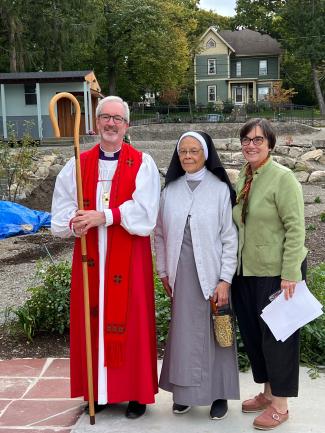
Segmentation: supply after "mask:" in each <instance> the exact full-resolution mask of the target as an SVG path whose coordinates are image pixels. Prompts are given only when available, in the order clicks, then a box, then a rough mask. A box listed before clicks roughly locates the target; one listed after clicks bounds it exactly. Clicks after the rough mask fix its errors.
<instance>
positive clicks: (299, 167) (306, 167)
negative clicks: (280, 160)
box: [295, 161, 314, 173]
mask: <svg viewBox="0 0 325 433" xmlns="http://www.w3.org/2000/svg"><path fill="white" fill-rule="evenodd" d="M313 170H314V167H313V166H312V165H311V164H310V163H309V162H307V161H297V162H296V164H295V171H307V172H308V173H311V172H312V171H313Z"/></svg>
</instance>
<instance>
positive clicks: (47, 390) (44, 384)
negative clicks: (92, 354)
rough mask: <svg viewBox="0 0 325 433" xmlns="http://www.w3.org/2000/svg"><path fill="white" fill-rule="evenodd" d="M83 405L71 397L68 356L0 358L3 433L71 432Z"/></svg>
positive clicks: (0, 426) (0, 420)
mask: <svg viewBox="0 0 325 433" xmlns="http://www.w3.org/2000/svg"><path fill="white" fill-rule="evenodd" d="M84 406H85V403H84V402H83V401H82V400H81V399H71V398H70V378H69V359H52V358H47V359H13V360H6V361H0V433H70V432H71V429H72V427H73V426H75V425H76V422H77V421H78V419H79V417H80V415H81V414H82V413H83V411H84Z"/></svg>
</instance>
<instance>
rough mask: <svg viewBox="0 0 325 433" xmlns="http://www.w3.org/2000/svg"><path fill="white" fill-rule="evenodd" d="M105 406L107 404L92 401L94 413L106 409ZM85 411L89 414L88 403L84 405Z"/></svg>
mask: <svg viewBox="0 0 325 433" xmlns="http://www.w3.org/2000/svg"><path fill="white" fill-rule="evenodd" d="M107 407H108V404H98V403H97V401H95V402H94V409H95V413H98V412H101V411H102V410H104V409H106V408H107ZM85 412H86V413H87V414H88V415H89V403H88V404H87V406H86V407H85Z"/></svg>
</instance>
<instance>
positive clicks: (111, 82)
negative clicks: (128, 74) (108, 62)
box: [108, 70, 116, 95]
mask: <svg viewBox="0 0 325 433" xmlns="http://www.w3.org/2000/svg"><path fill="white" fill-rule="evenodd" d="M108 93H109V94H110V95H116V72H115V71H114V70H109V71H108Z"/></svg>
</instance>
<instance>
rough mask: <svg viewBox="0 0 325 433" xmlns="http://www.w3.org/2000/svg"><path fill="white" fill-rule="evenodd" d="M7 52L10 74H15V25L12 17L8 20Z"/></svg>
mask: <svg viewBox="0 0 325 433" xmlns="http://www.w3.org/2000/svg"><path fill="white" fill-rule="evenodd" d="M9 51H10V72H17V53H16V23H15V19H14V18H13V17H10V18H9Z"/></svg>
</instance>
